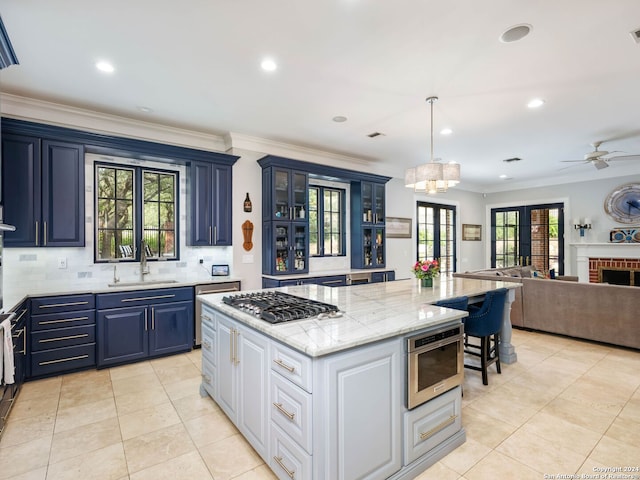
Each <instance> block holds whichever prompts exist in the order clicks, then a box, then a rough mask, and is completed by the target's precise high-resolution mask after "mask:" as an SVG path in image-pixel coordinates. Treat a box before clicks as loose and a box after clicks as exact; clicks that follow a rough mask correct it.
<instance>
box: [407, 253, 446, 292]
mask: <svg viewBox="0 0 640 480" xmlns="http://www.w3.org/2000/svg"><path fill="white" fill-rule="evenodd" d="M413 274H414V275H415V276H416V278H419V279H420V285H421V286H423V287H432V286H433V279H434V277H437V276H438V275H440V264H439V263H438V260H436V259H435V258H434V259H433V260H418V261H417V262H416V263H415V265H414V266H413Z"/></svg>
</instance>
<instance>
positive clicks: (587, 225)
mask: <svg viewBox="0 0 640 480" xmlns="http://www.w3.org/2000/svg"><path fill="white" fill-rule="evenodd" d="M573 228H575V229H576V230H580V236H581V237H584V231H585V230H591V219H590V218H585V219H584V220H580V219H579V218H574V219H573Z"/></svg>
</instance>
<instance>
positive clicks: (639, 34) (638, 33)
mask: <svg viewBox="0 0 640 480" xmlns="http://www.w3.org/2000/svg"><path fill="white" fill-rule="evenodd" d="M629 35H631V38H633V40H634V41H635V42H636V43H640V28H637V29H635V30H633V31H632V32H629Z"/></svg>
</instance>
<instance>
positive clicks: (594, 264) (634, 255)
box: [571, 243, 640, 286]
mask: <svg viewBox="0 0 640 480" xmlns="http://www.w3.org/2000/svg"><path fill="white" fill-rule="evenodd" d="M571 246H572V247H574V248H575V249H576V266H577V272H576V273H577V274H578V279H579V281H580V282H589V283H600V282H602V279H603V272H604V271H606V270H609V271H612V272H613V273H612V274H611V275H613V277H616V278H617V277H618V276H619V275H618V273H617V272H623V271H624V272H629V276H630V284H631V285H636V286H640V285H639V283H640V282H635V281H634V278H637V276H638V274H637V272H640V244H638V243H574V244H572V245H571ZM609 282H610V283H616V281H612V280H609Z"/></svg>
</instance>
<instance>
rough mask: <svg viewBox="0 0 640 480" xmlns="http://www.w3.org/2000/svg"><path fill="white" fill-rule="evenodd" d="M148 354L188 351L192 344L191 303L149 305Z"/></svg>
mask: <svg viewBox="0 0 640 480" xmlns="http://www.w3.org/2000/svg"><path fill="white" fill-rule="evenodd" d="M149 309H150V314H151V329H150V330H149V355H152V356H153V355H164V354H167V353H174V352H180V351H188V350H190V349H191V345H192V344H193V303H192V302H175V303H168V304H160V305H151V306H150V307H149Z"/></svg>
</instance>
